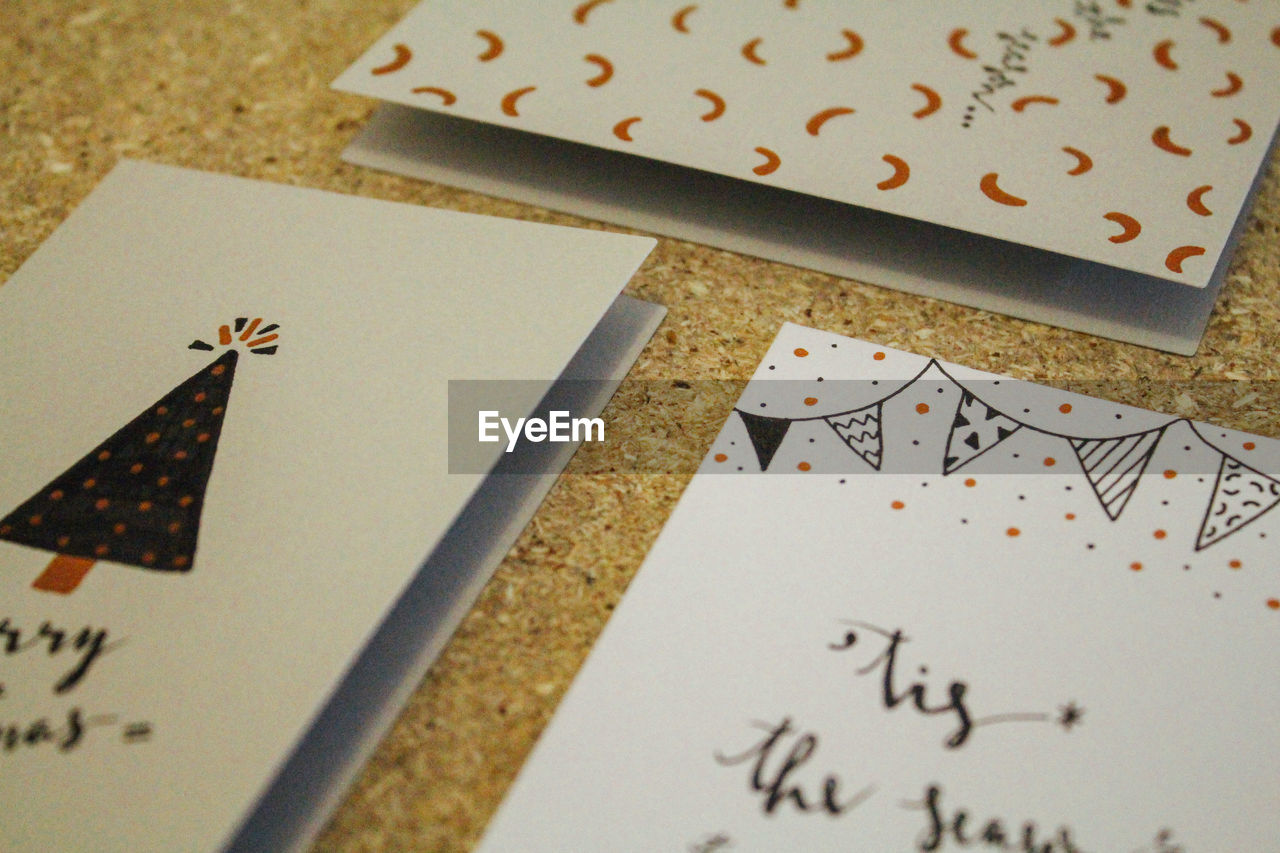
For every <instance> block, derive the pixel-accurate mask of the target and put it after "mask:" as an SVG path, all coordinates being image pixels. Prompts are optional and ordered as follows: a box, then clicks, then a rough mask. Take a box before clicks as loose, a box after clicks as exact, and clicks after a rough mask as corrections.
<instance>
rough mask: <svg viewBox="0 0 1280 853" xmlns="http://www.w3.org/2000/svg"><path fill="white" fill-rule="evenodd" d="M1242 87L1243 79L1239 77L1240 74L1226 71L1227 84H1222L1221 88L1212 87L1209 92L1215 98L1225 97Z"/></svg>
mask: <svg viewBox="0 0 1280 853" xmlns="http://www.w3.org/2000/svg"><path fill="white" fill-rule="evenodd" d="M1243 88H1244V81H1243V80H1241V79H1240V75H1239V74H1237V73H1235V72H1234V71H1228V72H1227V85H1225V86H1223V87H1222V88H1221V89H1214V90H1213V91H1212V92H1210V93H1209V94H1210V95H1213V96H1214V97H1215V98H1226V97H1230V96H1231V95H1234V94H1235V93H1236V92H1239V91H1240V90H1241V89H1243Z"/></svg>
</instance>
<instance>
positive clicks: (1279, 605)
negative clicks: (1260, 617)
mask: <svg viewBox="0 0 1280 853" xmlns="http://www.w3.org/2000/svg"><path fill="white" fill-rule="evenodd" d="M1267 606H1268V607H1270V608H1271V609H1272V610H1280V598H1268V599H1267Z"/></svg>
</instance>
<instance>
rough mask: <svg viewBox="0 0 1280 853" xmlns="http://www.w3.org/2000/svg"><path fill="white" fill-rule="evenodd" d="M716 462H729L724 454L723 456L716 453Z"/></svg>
mask: <svg viewBox="0 0 1280 853" xmlns="http://www.w3.org/2000/svg"><path fill="white" fill-rule="evenodd" d="M716 461H717V462H727V461H729V457H728V456H726V455H725V454H723V453H717V454H716Z"/></svg>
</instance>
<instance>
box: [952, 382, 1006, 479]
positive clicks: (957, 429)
mask: <svg viewBox="0 0 1280 853" xmlns="http://www.w3.org/2000/svg"><path fill="white" fill-rule="evenodd" d="M1021 427H1022V424H1020V423H1018V422H1017V421H1015V420H1014V419H1013V418H1011V417H1008V416H1007V415H1004V414H1002V413H1000V412H998V411H996V410H995V409H993V408H991V407H990V406H988V405H987V404H986V403H984V402H982V401H981V400H979V399H978V398H977V397H975V396H973V395H972V394H970V393H969V392H968V391H964V393H963V394H961V395H960V405H958V406H956V416H955V419H954V420H953V421H952V422H951V432H950V433H949V434H948V435H947V452H946V456H944V457H943V462H942V473H943V474H950V473H951V472H952V471H955V470H956V469H957V468H959V467H960V466H962V465H966V464H968V463H969V462H971V461H972V460H973V459H975V458H976V457H978V456H981V455H982V454H984V453H986V452H987V451H988V450H990V449H991V448H993V447H995V446H996V445H997V444H999V443H1000V442H1002V441H1004V440H1005V439H1006V438H1008V437H1009V436H1011V435H1013V434H1014V433H1015V432H1017V431H1018V430H1019V429H1021Z"/></svg>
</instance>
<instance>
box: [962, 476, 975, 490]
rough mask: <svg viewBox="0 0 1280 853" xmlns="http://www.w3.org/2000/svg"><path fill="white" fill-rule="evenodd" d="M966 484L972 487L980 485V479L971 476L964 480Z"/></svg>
mask: <svg viewBox="0 0 1280 853" xmlns="http://www.w3.org/2000/svg"><path fill="white" fill-rule="evenodd" d="M964 484H965V485H966V486H968V487H969V488H971V489H972V488H973V487H974V486H976V485H978V481H977V480H975V479H973V478H972V477H970V478H969V479H967V480H965V481H964Z"/></svg>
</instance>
